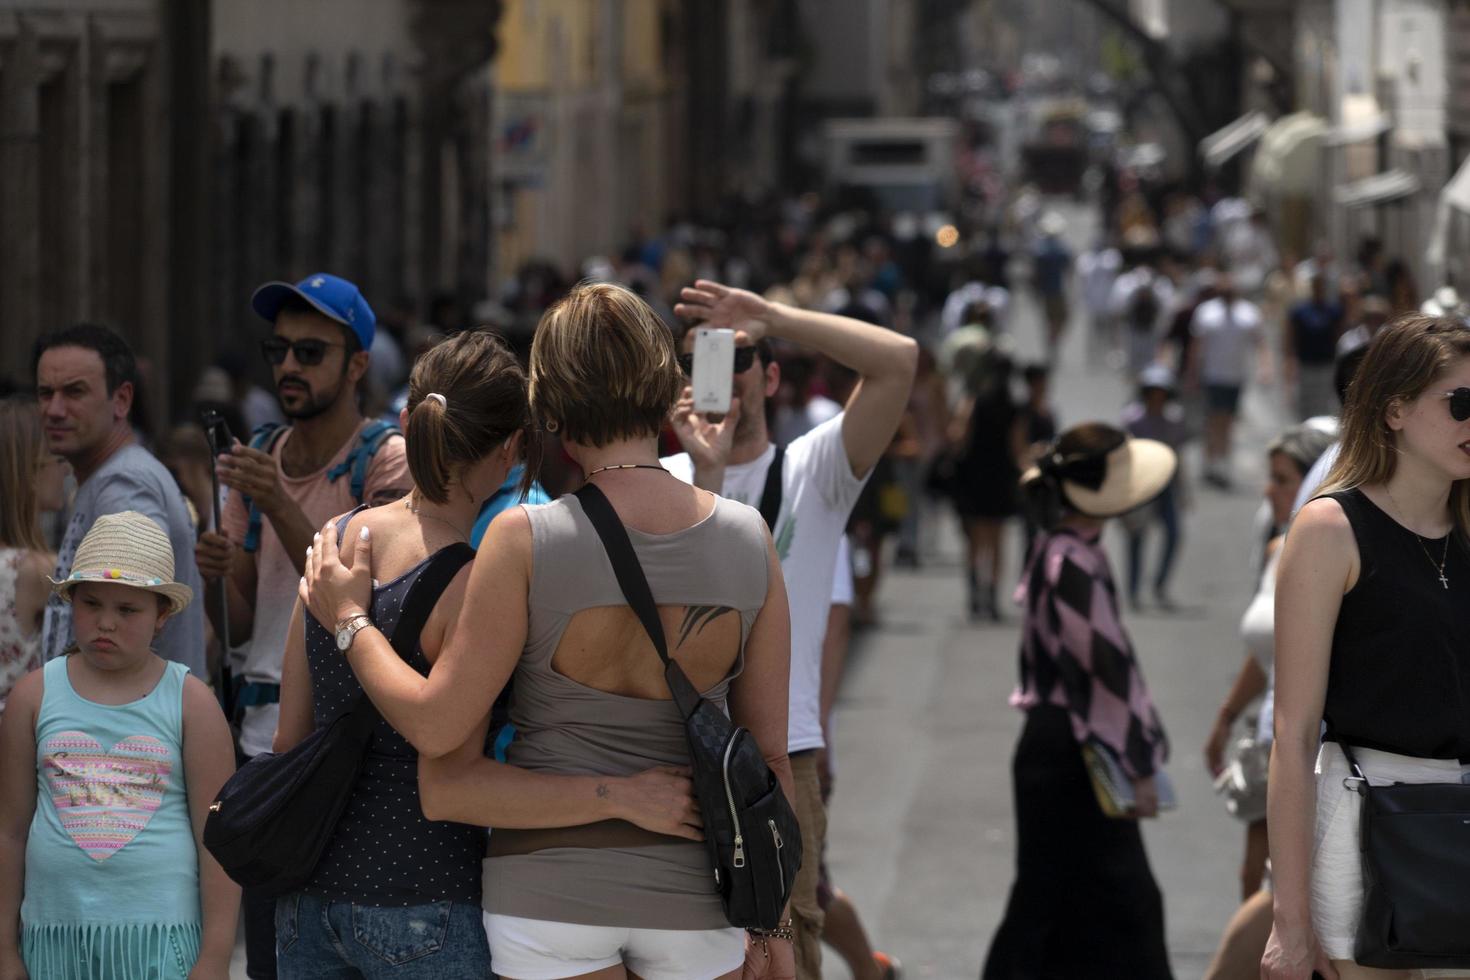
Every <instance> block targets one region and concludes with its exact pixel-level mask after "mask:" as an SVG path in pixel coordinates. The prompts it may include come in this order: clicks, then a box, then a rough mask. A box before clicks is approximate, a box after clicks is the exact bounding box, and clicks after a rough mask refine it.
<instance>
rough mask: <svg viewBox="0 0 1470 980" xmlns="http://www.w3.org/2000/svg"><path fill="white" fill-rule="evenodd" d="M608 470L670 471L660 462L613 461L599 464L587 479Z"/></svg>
mask: <svg viewBox="0 0 1470 980" xmlns="http://www.w3.org/2000/svg"><path fill="white" fill-rule="evenodd" d="M608 470H663V471H664V472H665V473H667V472H668V470H664V468H663V467H662V466H660V465H659V464H658V463H613V464H611V465H609V466H599V467H598V468H597V469H595V470H593V471H592V472H591V473H588V474H587V479H589V480H590V479H592V478H593V477H594V476H596V475H597V474H599V473H604V472H606V471H608Z"/></svg>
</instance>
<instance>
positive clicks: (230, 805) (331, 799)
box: [204, 544, 475, 896]
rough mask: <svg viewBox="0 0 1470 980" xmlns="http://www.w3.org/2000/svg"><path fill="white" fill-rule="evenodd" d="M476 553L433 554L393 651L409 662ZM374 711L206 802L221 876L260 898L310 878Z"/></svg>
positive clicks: (323, 733) (262, 761)
mask: <svg viewBox="0 0 1470 980" xmlns="http://www.w3.org/2000/svg"><path fill="white" fill-rule="evenodd" d="M474 557H475V552H474V549H473V548H471V547H470V546H469V545H467V544H456V545H450V546H449V547H447V548H443V549H441V550H440V551H438V552H436V553H435V554H434V556H433V557H432V558H430V559H429V563H428V566H427V567H426V568H425V569H424V570H423V571H422V572H420V573H419V577H418V578H417V579H416V580H415V581H414V583H413V585H412V586H410V587H409V591H408V596H407V597H406V598H405V599H404V602H403V613H402V615H401V616H400V617H399V620H398V625H397V626H396V627H395V628H394V630H393V638H392V643H393V649H394V650H395V651H396V652H397V653H398V655H399V656H400V657H403V658H404V659H407V658H408V656H409V655H410V654H412V652H413V649H414V646H415V645H416V644H417V643H418V638H419V633H421V632H422V631H423V628H424V622H425V621H426V620H427V619H428V618H429V613H430V612H431V611H433V608H434V604H435V603H437V602H438V601H439V596H440V595H441V594H442V593H443V592H444V590H445V588H447V587H448V585H449V583H450V581H451V580H453V578H454V576H455V574H456V573H457V572H458V571H459V570H460V569H461V568H463V567H464V565H465V563H466V562H468V561H469V560H470V559H472V558H474ZM379 717H380V715H379V714H378V709H377V708H375V707H374V706H373V703H372V701H371V700H370V699H369V698H368V696H367V695H366V694H365V693H364V694H360V695H359V696H358V699H357V702H356V703H355V704H354V705H353V706H352V707H351V708H349V709H348V710H347V711H345V712H343V713H342V714H341V715H339V716H337V717H336V718H335V719H333V720H332V722H331V723H330V724H329V725H327V726H326V727H325V728H318V729H316V730H315V731H313V732H312V733H311V734H310V735H308V736H306V738H304V739H302V740H301V742H300V744H298V745H297V746H296V747H295V748H292V749H291V750H289V751H287V752H279V753H276V752H266V753H262V754H261V755H258V756H256V757H255V758H253V759H251V760H250V761H249V762H247V763H245V765H244V766H242V767H241V768H240V769H239V770H238V771H237V772H236V773H235V774H234V775H233V776H231V777H230V778H229V780H228V781H227V782H226V783H225V785H224V787H223V788H222V789H221V790H220V792H219V798H218V799H216V800H215V801H214V802H213V803H211V804H210V806H209V816H208V818H207V819H206V820H205V821H204V846H205V847H206V848H208V849H209V853H211V854H213V855H214V858H215V860H216V861H218V862H219V863H220V867H222V868H223V869H224V871H225V874H227V875H229V876H230V877H231V878H233V879H234V880H235V881H236V882H237V883H239V884H241V885H243V886H244V887H246V888H250V889H252V890H255V891H257V892H259V893H260V894H261V895H265V896H270V895H282V894H285V893H287V892H291V891H295V890H296V889H298V888H300V887H302V886H303V885H305V884H306V883H307V882H308V881H310V880H311V875H312V872H313V871H315V870H316V866H317V862H319V861H320V860H321V857H322V854H323V852H325V851H326V848H327V844H328V843H330V842H331V840H332V835H333V834H334V833H335V832H336V829H337V821H338V820H339V819H341V817H342V811H343V810H344V809H345V808H346V806H347V801H348V800H349V799H351V797H352V788H353V785H354V784H355V783H356V782H357V774H358V772H359V771H360V770H361V768H362V762H363V758H364V757H365V756H366V754H367V747H368V743H369V742H371V741H372V737H373V729H374V727H376V725H377V723H378V719H379Z"/></svg>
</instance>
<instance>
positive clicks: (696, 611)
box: [678, 606, 735, 647]
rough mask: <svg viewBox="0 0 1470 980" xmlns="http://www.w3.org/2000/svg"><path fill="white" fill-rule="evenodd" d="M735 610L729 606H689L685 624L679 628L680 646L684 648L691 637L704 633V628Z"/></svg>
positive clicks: (685, 613) (685, 611)
mask: <svg viewBox="0 0 1470 980" xmlns="http://www.w3.org/2000/svg"><path fill="white" fill-rule="evenodd" d="M734 611H735V610H733V609H731V608H730V607H729V606H689V607H688V608H686V609H685V610H684V622H683V623H682V624H681V625H680V627H679V644H678V645H679V646H681V647H682V646H683V645H684V643H685V641H686V640H688V639H689V637H691V636H693V635H694V634H695V633H696V632H698V633H703V632H704V628H705V627H706V626H708V625H709V624H710V623H713V622H714V621H715V620H717V619H719V618H720V617H721V616H723V615H725V613H731V612H734Z"/></svg>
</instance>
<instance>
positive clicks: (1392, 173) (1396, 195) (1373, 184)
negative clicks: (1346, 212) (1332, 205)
mask: <svg viewBox="0 0 1470 980" xmlns="http://www.w3.org/2000/svg"><path fill="white" fill-rule="evenodd" d="M1418 192H1419V178H1418V177H1415V176H1414V175H1413V174H1411V173H1409V172H1408V171H1407V170H1399V169H1397V168H1395V169H1393V170H1385V171H1384V172H1383V173H1381V174H1374V175H1373V176H1372V177H1364V178H1363V179H1362V180H1355V181H1352V182H1351V183H1348V184H1342V185H1340V186H1339V187H1337V189H1336V190H1334V191H1333V197H1335V198H1336V199H1337V203H1338V204H1341V205H1342V206H1343V207H1345V208H1363V207H1369V206H1372V205H1375V204H1387V203H1388V202H1389V201H1397V200H1399V199H1401V198H1405V197H1411V196H1413V195H1414V194H1417V193H1418Z"/></svg>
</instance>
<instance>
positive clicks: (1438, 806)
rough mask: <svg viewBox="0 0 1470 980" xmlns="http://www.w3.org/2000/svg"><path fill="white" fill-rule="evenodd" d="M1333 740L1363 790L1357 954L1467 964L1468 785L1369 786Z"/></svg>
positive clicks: (1418, 964)
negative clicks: (1360, 910) (1360, 916)
mask: <svg viewBox="0 0 1470 980" xmlns="http://www.w3.org/2000/svg"><path fill="white" fill-rule="evenodd" d="M1338 744H1339V745H1341V746H1342V754H1343V755H1344V756H1346V757H1347V761H1348V765H1349V766H1351V767H1352V771H1353V776H1352V777H1349V781H1351V782H1356V783H1357V786H1356V787H1355V788H1356V790H1357V792H1358V793H1359V794H1360V795H1361V796H1362V797H1363V803H1362V819H1361V821H1360V823H1359V828H1358V830H1359V846H1360V848H1361V850H1362V858H1363V917H1362V919H1360V920H1359V922H1358V934H1357V936H1356V937H1355V939H1354V942H1353V959H1354V961H1355V962H1357V963H1358V964H1359V965H1361V966H1376V967H1388V968H1391V969H1406V968H1430V967H1439V968H1442V969H1444V968H1456V967H1470V927H1467V923H1470V785H1465V784H1463V783H1419V784H1415V783H1394V784H1392V785H1390V786H1369V785H1368V780H1367V778H1366V777H1365V776H1364V775H1363V770H1362V769H1361V768H1360V767H1359V766H1358V760H1357V759H1356V758H1354V756H1353V750H1352V749H1351V748H1350V747H1349V746H1348V745H1347V744H1346V743H1338Z"/></svg>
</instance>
